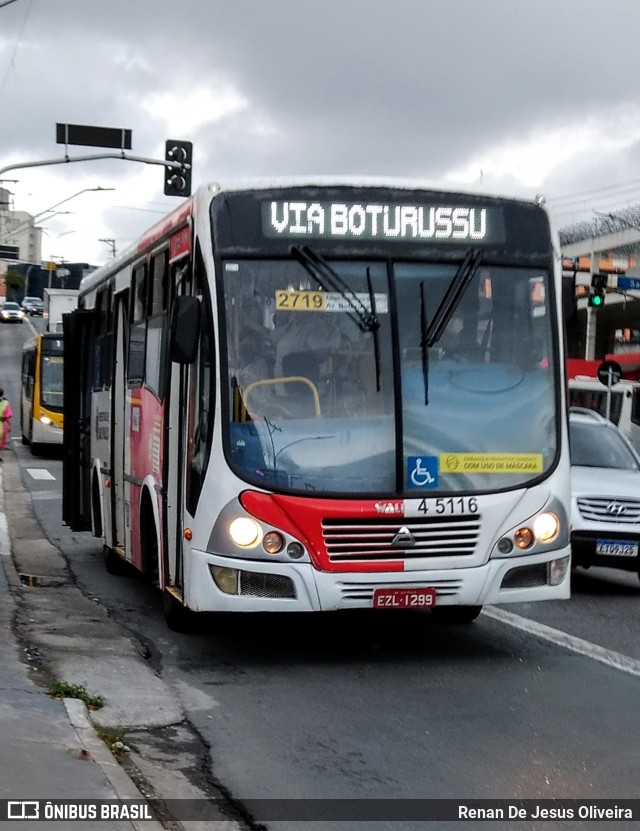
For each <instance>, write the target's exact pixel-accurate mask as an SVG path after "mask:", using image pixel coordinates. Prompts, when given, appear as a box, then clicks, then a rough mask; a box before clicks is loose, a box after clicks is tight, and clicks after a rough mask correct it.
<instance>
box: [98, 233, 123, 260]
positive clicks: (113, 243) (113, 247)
mask: <svg viewBox="0 0 640 831" xmlns="http://www.w3.org/2000/svg"><path fill="white" fill-rule="evenodd" d="M98 242H105V243H106V244H107V245H108V246H109V248H110V249H111V256H112V257H115V256H116V254H117V253H118V252H117V251H116V241H115V240H114V239H112V238H111V237H108V238H107V239H102V238H100V239H99V240H98Z"/></svg>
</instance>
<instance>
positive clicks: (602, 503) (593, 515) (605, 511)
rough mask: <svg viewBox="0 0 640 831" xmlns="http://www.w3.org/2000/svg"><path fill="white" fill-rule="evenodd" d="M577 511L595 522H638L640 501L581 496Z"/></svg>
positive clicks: (639, 518)
mask: <svg viewBox="0 0 640 831" xmlns="http://www.w3.org/2000/svg"><path fill="white" fill-rule="evenodd" d="M578 510H579V511H580V514H581V515H582V516H583V517H584V518H585V519H590V520H593V521H595V522H611V523H612V524H614V525H615V524H616V523H618V524H619V523H625V524H628V523H630V522H638V520H640V499H626V498H623V499H615V498H612V497H610V496H590V497H587V496H581V497H579V498H578Z"/></svg>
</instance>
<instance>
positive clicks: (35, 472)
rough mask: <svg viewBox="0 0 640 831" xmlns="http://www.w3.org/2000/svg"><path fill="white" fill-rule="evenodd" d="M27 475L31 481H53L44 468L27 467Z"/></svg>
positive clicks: (53, 477) (52, 477)
mask: <svg viewBox="0 0 640 831" xmlns="http://www.w3.org/2000/svg"><path fill="white" fill-rule="evenodd" d="M27 473H28V474H29V476H31V478H32V479H55V478H56V477H55V476H52V475H51V474H50V473H49V471H48V470H47V469H46V468H44V467H28V468H27Z"/></svg>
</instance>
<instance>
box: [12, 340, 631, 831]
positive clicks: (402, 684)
mask: <svg viewBox="0 0 640 831" xmlns="http://www.w3.org/2000/svg"><path fill="white" fill-rule="evenodd" d="M36 325H38V324H36ZM27 329H28V326H27V325H23V326H22V327H18V326H16V327H2V326H0V383H4V384H5V390H6V391H7V392H8V393H9V395H10V397H11V401H12V403H14V409H16V408H17V401H18V398H17V393H18V386H17V384H18V374H19V373H18V367H19V358H18V349H19V346H20V344H21V341H22V340H24V339H26V336H27V334H28V332H27V331H26V330H27ZM17 425H18V420H17V419H16V420H15V421H14V434H16V433H17V432H18V430H17ZM14 449H15V451H16V454H17V457H18V460H19V463H20V466H21V469H22V478H23V482H24V485H25V487H26V488H27V489H28V490H29V491H30V492H31V494H32V504H33V509H34V512H35V514H36V517H37V519H38V520H39V522H40V524H41V526H42V528H43V532H44V533H45V534H46V536H47V537H49V539H50V540H51V541H52V542H54V544H55V545H57V546H58V547H60V548H61V549H62V550H63V552H64V554H65V555H66V557H67V558H68V561H69V563H70V566H71V568H72V570H73V573H74V575H75V577H76V580H77V582H78V584H79V585H80V587H81V588H82V590H83V591H84V592H85V593H86V594H87V595H89V596H91V597H93V598H95V599H96V600H97V601H99V603H100V604H102V605H103V606H104V607H105V608H106V609H107V610H108V611H109V614H110V616H111V617H112V618H113V619H114V620H115V621H116V622H117V623H119V624H120V625H122V626H123V627H126V628H127V629H128V630H129V631H130V632H132V633H134V634H135V635H136V637H137V638H139V640H140V641H141V642H142V643H143V644H144V645H145V646H146V648H147V650H148V651H149V654H150V661H151V663H152V665H153V667H154V668H155V669H156V671H157V672H158V673H159V674H160V675H161V677H162V678H163V679H165V680H166V681H167V682H168V683H169V684H171V686H172V687H173V688H174V689H175V690H177V692H178V695H179V697H180V700H181V703H182V705H183V707H184V708H185V710H186V712H187V714H188V717H189V720H190V722H191V724H192V725H193V727H194V728H195V730H196V732H197V733H198V734H199V735H200V736H201V738H202V740H203V741H204V742H205V744H206V745H207V747H208V752H209V754H210V760H211V771H212V775H213V777H214V778H215V780H216V781H217V783H218V784H219V785H221V786H222V787H223V788H224V789H225V791H226V792H227V793H228V794H230V795H231V796H232V797H233V798H234V799H235V800H237V801H239V802H243V801H245V800H251V799H318V798H324V799H344V800H351V799H366V800H370V799H389V800H392V799H393V800H402V799H447V798H453V799H460V798H465V799H471V798H496V799H497V798H500V799H525V798H531V799H541V798H546V799H559V798H576V799H596V798H606V799H614V798H615V799H624V798H628V799H630V798H634V797H637V796H638V782H637V748H638V746H639V744H640V742H639V740H640V726H639V724H638V720H637V719H636V718H635V713H636V709H637V701H638V696H639V693H640V669H639V667H640V664H637V665H636V664H634V663H633V661H631V662H629V667H628V669H629V670H630V671H623V670H621V669H619V668H616V667H617V665H619V664H620V663H621V660H622V662H623V661H624V658H625V657H626V658H629V659H635V660H637V661H640V646H639V644H638V637H637V633H638V619H639V618H638V612H637V604H638V603H640V581H639V580H638V578H637V576H636V575H629V574H617V573H615V572H611V571H606V570H602V569H601V570H596V569H593V570H591V571H590V572H588V573H587V572H585V573H582V574H578V575H576V578H575V580H574V587H573V597H572V599H571V600H570V601H565V602H549V603H538V604H526V605H521V606H518V607H502V608H503V609H504V610H505V611H507V612H509V613H511V614H515V615H517V616H518V617H516V618H513V617H511V615H509V616H507V618H506V619H497V618H496V617H495V616H494V615H493V613H492V610H491V609H489V610H487V612H486V613H483V614H482V615H481V616H480V618H479V619H478V620H477V621H476V623H474V624H472V625H471V626H468V627H461V628H456V627H444V626H441V625H437V624H435V623H433V622H431V620H430V619H429V618H428V616H426V615H425V616H419V615H418V616H408V615H404V614H402V613H393V612H392V613H389V614H386V613H384V614H383V613H380V612H378V613H373V612H372V613H371V614H367V615H364V616H363V615H360V616H352V615H346V614H345V615H333V616H323V617H309V616H299V615H295V616H282V617H276V618H274V617H269V616H242V617H241V618H238V617H221V618H220V617H216V616H207V617H205V618H204V619H203V622H202V626H201V627H200V629H199V630H198V631H197V632H196V633H192V634H189V635H180V634H176V633H174V632H171V631H170V630H168V629H167V628H166V626H165V624H164V621H163V619H162V616H161V613H160V609H159V605H158V602H157V598H156V596H155V593H154V592H153V591H152V590H151V588H150V587H149V586H147V585H146V583H145V582H144V581H143V580H141V579H139V578H137V577H136V576H131V577H124V578H123V577H113V576H110V575H108V574H107V573H106V571H105V570H104V567H103V565H102V559H101V553H100V552H101V546H100V544H99V542H98V541H97V540H94V539H93V538H92V537H91V536H90V535H88V534H71V533H70V532H69V531H68V529H66V528H64V526H62V524H61V520H60V494H61V461H60V459H59V458H55V457H46V458H45V457H36V458H34V457H32V455H31V452H30V450H29V448H27V447H23V446H22V445H21V444H20V442H19V440H17V441H14ZM34 471H35V473H34ZM43 471H46V472H47V473H48V474H49V475H50V476H51V477H52V478H44V479H43V478H34V477H36V476H37V477H40V476H43V475H45V474H44V473H43ZM9 521H11V519H10V518H9ZM522 620H524V621H525V623H526V625H527V626H529V627H533V628H534V629H535V627H536V626H537V625H538V624H544V625H545V626H546V627H550V629H538V630H536V631H524V630H523V629H522V628H520V627H519V625H518V623H519V621H522ZM528 622H530V623H528ZM514 624H515V625H514ZM566 635H570V636H573V638H574V639H575V640H573V641H572V640H570V639H567V638H566V637H565V636H566ZM578 639H579V640H578ZM563 643H564V644H568V647H567V645H563ZM267 825H268V827H269V828H270V829H294V828H300V827H301V825H300V823H299V822H293V821H292V822H284V821H273V822H268V823H267ZM316 825H317V827H318V828H320V827H322V828H339V827H342V823H339V822H337V821H332V822H330V823H324V824H319V823H318V824H316V823H309V824H308V825H305V826H304V827H305V828H310V829H311V828H315V827H316ZM468 825H469V823H466V824H465V826H466V827H468ZM472 825H474V823H473V824H472ZM582 825H584V827H585V828H587V827H588V828H598V827H601V828H609V827H612V826H611V825H610V824H608V823H607V822H606V821H605V822H603V823H600V822H590V823H588V824H587V823H579V822H575V823H573V824H572V826H571V827H573V828H576V827H581V826H582ZM625 826H627V823H616V824H615V827H625ZM344 827H345V828H349V829H351V831H353V830H354V829H356V828H361V827H362V828H364V827H369V825H368V824H365V823H352V824H350V825H348V824H345V825H344ZM371 827H372V828H374V827H375V828H376V829H387V828H388V829H394V831H396V829H404V828H407V829H409V828H415V827H416V825H415V824H411V823H404V822H402V821H401V819H391V820H388V821H380V822H377V823H375V824H374V823H372V824H371ZM435 827H438V828H448V827H458V826H457V825H453V824H451V825H449V824H447V823H439V824H438V825H437V826H435ZM483 827H484V828H487V827H493V826H488V825H487V824H486V823H485V824H484V825H483ZM499 827H507V826H499ZM508 827H510V828H518V827H519V826H518V824H517V823H515V822H512V823H509V824H508ZM522 827H526V828H528V829H531V828H536V827H540V828H545V829H549V828H556V827H557V828H560V827H566V825H564V824H562V823H559V822H558V823H555V822H545V823H538V822H529V823H527V824H526V825H524V824H523V825H522ZM629 827H631V825H630V824H629Z"/></svg>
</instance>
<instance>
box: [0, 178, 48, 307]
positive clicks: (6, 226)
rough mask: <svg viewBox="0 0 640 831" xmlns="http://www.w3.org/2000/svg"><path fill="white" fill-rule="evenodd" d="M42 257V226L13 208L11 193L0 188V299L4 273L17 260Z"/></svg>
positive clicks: (0, 297)
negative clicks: (38, 225)
mask: <svg viewBox="0 0 640 831" xmlns="http://www.w3.org/2000/svg"><path fill="white" fill-rule="evenodd" d="M41 259H42V228H37V227H36V226H35V224H34V218H33V217H32V216H31V214H28V213H26V211H16V210H14V208H13V194H12V193H11V191H10V190H7V188H3V187H0V302H3V301H4V299H5V296H6V286H5V283H4V275H5V274H6V272H7V269H8V268H9V267H12V268H14V267H15V266H16V265H17V264H19V263H26V264H31V263H39V262H40V260H41Z"/></svg>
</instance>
